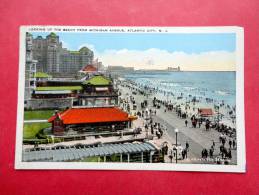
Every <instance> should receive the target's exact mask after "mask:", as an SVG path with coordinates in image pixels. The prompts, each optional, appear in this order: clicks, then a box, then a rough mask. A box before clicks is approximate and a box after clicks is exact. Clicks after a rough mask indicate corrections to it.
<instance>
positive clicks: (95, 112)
mask: <svg viewBox="0 0 259 195" xmlns="http://www.w3.org/2000/svg"><path fill="white" fill-rule="evenodd" d="M57 117H59V118H60V119H61V120H62V121H63V124H84V123H105V122H123V121H129V120H130V119H129V116H128V113H126V112H124V111H122V110H121V109H119V108H116V107H104V108H96V107H95V108H70V109H67V110H65V111H63V112H60V113H58V114H56V115H54V116H52V117H50V118H49V120H48V122H52V121H53V120H55V119H56V118H57Z"/></svg>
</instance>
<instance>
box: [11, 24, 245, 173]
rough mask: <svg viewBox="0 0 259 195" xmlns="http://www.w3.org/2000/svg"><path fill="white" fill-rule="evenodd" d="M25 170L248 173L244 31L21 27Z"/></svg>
mask: <svg viewBox="0 0 259 195" xmlns="http://www.w3.org/2000/svg"><path fill="white" fill-rule="evenodd" d="M19 52H20V59H19V83H18V86H19V87H18V96H19V97H18V109H17V135H16V136H17V137H16V159H15V168H16V169H84V170H88V169H89V170H90V169H95V170H100V169H101V170H163V171H210V172H245V170H246V158H245V156H246V153H245V121H244V31H243V28H242V27H235V26H225V27H224V26H223V27H105V26H102V27H100V26H99V27H98V26H22V27H21V28H20V50H19Z"/></svg>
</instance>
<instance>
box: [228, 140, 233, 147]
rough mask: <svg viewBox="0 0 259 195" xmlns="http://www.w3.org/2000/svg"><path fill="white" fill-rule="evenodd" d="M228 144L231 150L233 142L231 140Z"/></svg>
mask: <svg viewBox="0 0 259 195" xmlns="http://www.w3.org/2000/svg"><path fill="white" fill-rule="evenodd" d="M228 144H229V148H230V149H231V147H232V140H231V139H229V141H228Z"/></svg>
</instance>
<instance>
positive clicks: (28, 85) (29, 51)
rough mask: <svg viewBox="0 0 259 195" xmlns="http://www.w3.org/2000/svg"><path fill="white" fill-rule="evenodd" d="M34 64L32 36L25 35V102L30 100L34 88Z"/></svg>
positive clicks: (35, 62)
mask: <svg viewBox="0 0 259 195" xmlns="http://www.w3.org/2000/svg"><path fill="white" fill-rule="evenodd" d="M36 64H37V61H36V60H34V59H33V37H32V34H30V33H26V57H25V87H24V89H25V91H24V99H25V101H27V100H28V99H30V98H31V94H32V92H33V90H34V89H35V88H36V78H35V74H36ZM25 104H26V102H25Z"/></svg>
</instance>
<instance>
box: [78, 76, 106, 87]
mask: <svg viewBox="0 0 259 195" xmlns="http://www.w3.org/2000/svg"><path fill="white" fill-rule="evenodd" d="M110 83H111V81H110V80H109V79H107V78H105V77H104V76H100V75H98V76H94V77H92V78H91V79H89V80H86V81H84V82H83V84H85V85H87V84H89V85H110Z"/></svg>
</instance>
